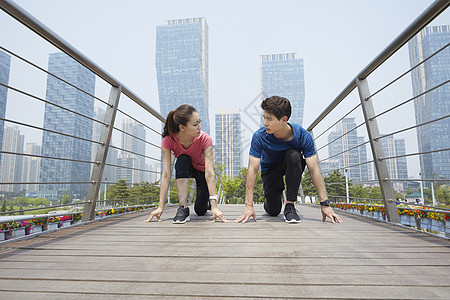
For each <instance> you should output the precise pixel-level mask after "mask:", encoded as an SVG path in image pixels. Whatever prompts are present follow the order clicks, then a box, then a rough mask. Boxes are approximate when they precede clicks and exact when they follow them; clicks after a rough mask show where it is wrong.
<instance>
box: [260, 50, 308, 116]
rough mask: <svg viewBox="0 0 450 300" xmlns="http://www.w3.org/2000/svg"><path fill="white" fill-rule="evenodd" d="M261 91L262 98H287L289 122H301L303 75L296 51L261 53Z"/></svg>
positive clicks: (303, 104)
mask: <svg viewBox="0 0 450 300" xmlns="http://www.w3.org/2000/svg"><path fill="white" fill-rule="evenodd" d="M261 92H262V97H263V99H262V100H264V99H265V98H267V97H271V96H274V95H277V96H280V97H285V98H287V99H289V101H290V102H291V106H292V114H291V117H290V119H289V121H290V122H292V123H296V124H300V125H302V123H303V109H304V106H305V76H304V71H303V59H302V58H299V57H298V55H297V53H285V54H270V55H261Z"/></svg>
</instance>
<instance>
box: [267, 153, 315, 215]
mask: <svg viewBox="0 0 450 300" xmlns="http://www.w3.org/2000/svg"><path fill="white" fill-rule="evenodd" d="M305 165H306V162H305V159H304V158H303V156H302V154H301V153H300V151H298V150H296V149H290V150H288V151H286V153H285V155H284V159H283V162H282V163H280V164H278V165H276V166H275V167H274V168H272V169H270V170H266V171H264V172H262V173H261V177H262V180H263V186H264V197H265V198H266V201H265V202H264V210H265V211H266V212H267V213H268V214H269V215H271V216H278V215H279V214H280V212H281V207H282V205H283V203H282V201H281V193H282V192H283V190H284V181H283V176H284V175H286V176H285V177H286V178H285V181H286V196H287V201H292V202H297V194H298V189H299V188H300V182H301V180H302V173H303V171H304V169H305Z"/></svg>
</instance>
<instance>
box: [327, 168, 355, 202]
mask: <svg viewBox="0 0 450 300" xmlns="http://www.w3.org/2000/svg"><path fill="white" fill-rule="evenodd" d="M324 181H325V183H326V189H327V192H328V195H329V196H346V194H347V193H346V189H345V176H344V175H342V174H341V172H339V171H338V170H334V171H333V172H331V173H329V174H328V176H326V177H325V178H324ZM348 186H349V188H350V187H351V186H352V183H351V182H349V183H348Z"/></svg>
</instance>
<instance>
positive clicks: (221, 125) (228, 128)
mask: <svg viewBox="0 0 450 300" xmlns="http://www.w3.org/2000/svg"><path fill="white" fill-rule="evenodd" d="M214 156H215V157H214V162H215V163H216V164H218V165H224V166H225V168H224V170H223V172H224V173H225V174H226V175H228V176H237V175H238V174H239V168H240V167H241V166H242V163H241V113H240V110H239V109H238V108H233V109H220V110H217V111H216V145H215V147H214Z"/></svg>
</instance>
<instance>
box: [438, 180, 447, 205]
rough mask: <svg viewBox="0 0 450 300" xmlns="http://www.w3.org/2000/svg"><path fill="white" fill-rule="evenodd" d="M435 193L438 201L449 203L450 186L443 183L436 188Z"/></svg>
mask: <svg viewBox="0 0 450 300" xmlns="http://www.w3.org/2000/svg"><path fill="white" fill-rule="evenodd" d="M436 195H437V198H438V201H439V203H441V204H450V186H448V185H445V184H444V185H441V186H440V187H439V188H438V189H437V191H436Z"/></svg>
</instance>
